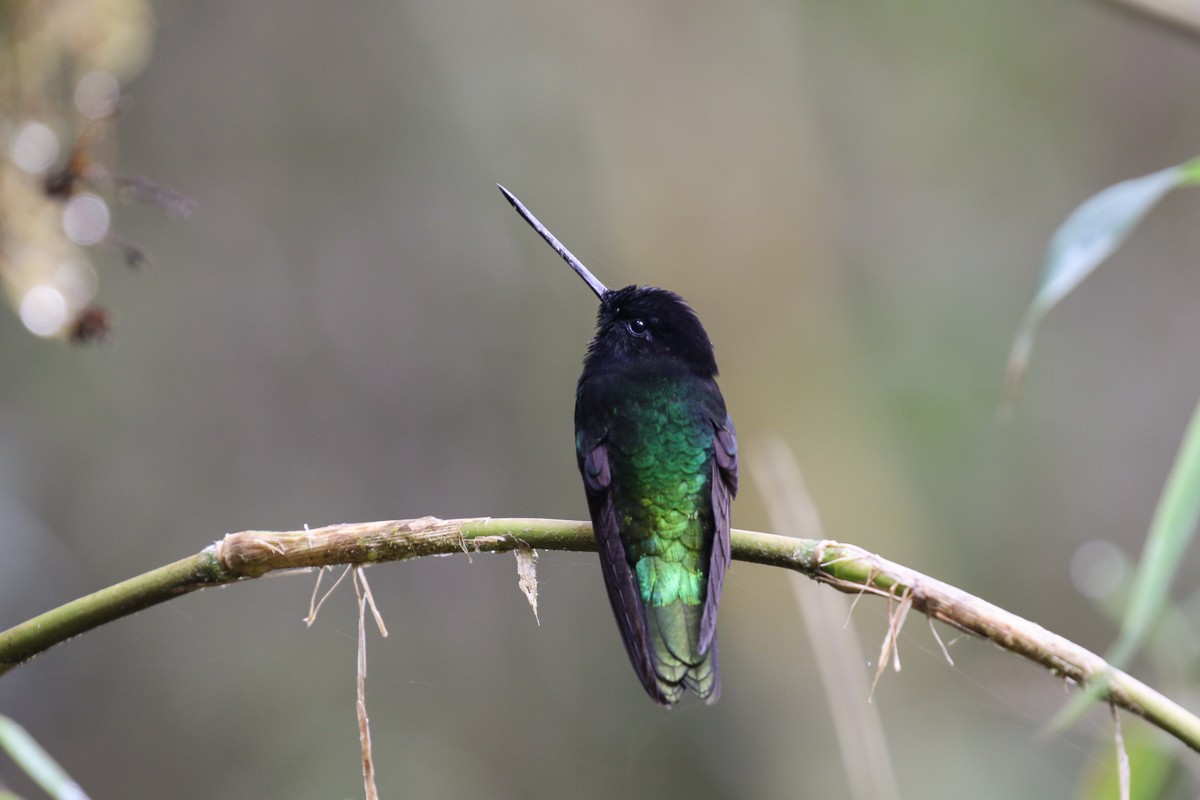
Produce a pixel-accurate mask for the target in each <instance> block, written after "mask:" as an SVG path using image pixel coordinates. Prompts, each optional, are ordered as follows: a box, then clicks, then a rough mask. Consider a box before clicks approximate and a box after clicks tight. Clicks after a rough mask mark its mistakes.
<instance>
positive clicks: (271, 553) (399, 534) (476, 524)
mask: <svg viewBox="0 0 1200 800" xmlns="http://www.w3.org/2000/svg"><path fill="white" fill-rule="evenodd" d="M731 539H732V550H733V557H734V558H736V559H738V560H741V561H749V562H753V563H756V564H766V565H768V566H775V567H784V568H787V569H792V570H796V571H797V572H801V573H803V574H805V575H807V576H809V577H810V578H813V579H815V580H817V581H820V582H821V583H826V584H829V585H830V586H832V587H834V588H835V589H838V590H839V591H843V592H849V593H852V594H857V593H861V592H866V593H868V594H876V595H881V596H884V597H893V598H904V599H905V600H906V601H907V602H911V605H912V608H914V609H916V610H917V611H920V612H922V613H924V614H926V615H928V616H929V617H931V618H932V619H936V620H939V621H941V622H944V623H946V624H947V625H951V626H953V627H955V628H958V629H959V630H962V631H966V632H967V633H972V634H975V635H977V636H981V637H983V638H985V639H989V640H991V641H993V642H995V643H996V644H998V645H1000V646H1001V647H1003V648H1004V649H1006V650H1010V651H1012V652H1014V653H1017V654H1019V655H1022V656H1024V657H1026V658H1028V659H1029V660H1031V661H1034V662H1035V663H1038V664H1041V665H1042V666H1044V667H1046V668H1047V669H1049V670H1050V671H1051V672H1052V673H1054V674H1055V675H1059V676H1062V677H1065V678H1068V679H1070V680H1072V681H1074V682H1075V683H1078V684H1081V685H1082V684H1089V683H1091V684H1101V685H1103V686H1105V687H1106V689H1105V691H1104V693H1103V695H1102V696H1103V697H1104V698H1105V699H1106V700H1107V701H1108V702H1109V703H1112V704H1113V705H1116V706H1120V707H1121V708H1124V709H1126V710H1128V711H1130V712H1132V713H1134V714H1137V715H1138V716H1140V717H1143V718H1145V719H1146V720H1148V721H1149V722H1151V723H1152V724H1154V725H1156V726H1158V727H1159V728H1162V729H1163V730H1164V731H1166V732H1167V733H1169V734H1171V735H1172V736H1174V737H1175V738H1177V739H1179V740H1180V741H1182V742H1183V743H1184V744H1186V745H1187V746H1188V747H1190V748H1192V749H1193V750H1197V751H1200V718H1197V717H1196V716H1195V715H1193V714H1192V713H1190V712H1188V711H1187V710H1186V709H1184V708H1182V707H1181V706H1179V705H1178V704H1177V703H1175V702H1173V701H1172V700H1170V699H1168V698H1167V697H1165V696H1163V695H1162V694H1160V693H1158V692H1157V691H1155V690H1154V689H1152V688H1150V687H1149V686H1147V685H1145V684H1144V683H1142V682H1141V681H1139V680H1137V679H1136V678H1133V677H1132V676H1130V675H1128V674H1126V673H1124V672H1122V671H1121V670H1118V669H1116V668H1115V667H1112V666H1111V665H1109V664H1108V663H1107V662H1106V661H1105V660H1104V659H1103V658H1101V657H1100V656H1098V655H1096V654H1095V653H1092V652H1091V651H1089V650H1087V649H1085V648H1083V647H1080V646H1079V645H1077V644H1075V643H1074V642H1071V641H1069V640H1068V639H1065V638H1063V637H1062V636H1059V635H1057V634H1054V633H1051V632H1050V631H1047V630H1046V629H1045V628H1043V627H1041V626H1040V625H1037V624H1035V623H1032V622H1030V621H1028V620H1025V619H1022V618H1021V617H1018V616H1017V615H1015V614H1012V613H1009V612H1008V611H1005V610H1004V609H1002V608H999V607H998V606H995V605H992V604H991V603H988V602H986V601H984V600H981V599H979V598H978V597H975V596H973V595H970V594H967V593H966V592H964V591H962V590H961V589H957V588H955V587H953V586H950V585H949V584H946V583H943V582H942V581H939V580H937V579H935V578H931V577H929V576H927V575H923V574H921V573H919V572H917V571H916V570H912V569H909V568H908V567H905V566H902V565H900V564H896V563H894V562H891V561H888V560H887V559H885V558H882V557H880V556H877V555H875V554H873V553H870V552H867V551H866V550H863V549H862V548H860V547H856V546H855V545H850V544H842V543H839V542H835V541H833V540H829V539H794V538H790V537H785V536H777V535H775V534H770V533H756V532H753V531H743V530H735V531H733V532H732V536H731ZM522 545H524V546H528V547H533V548H540V549H545V550H573V551H590V550H595V540H594V539H593V537H592V528H591V525H589V524H588V523H585V522H573V521H568V520H552V519H492V518H475V519H453V520H443V519H438V518H436V517H421V518H419V519H410V520H393V521H388V522H366V523H356V524H350V525H330V526H328V527H325V528H317V529H314V530H309V531H286V532H269V531H244V532H242V533H231V534H228V535H227V536H225V538H223V539H221V540H220V541H219V542H216V543H214V544H212V545H210V546H209V547H206V548H204V550H202V551H200V552H199V553H197V554H196V555H194V556H191V557H189V558H185V559H182V560H180V561H177V562H175V563H174V564H168V565H167V566H164V567H160V568H158V569H156V570H152V571H150V572H147V573H145V574H143V575H139V576H137V577H135V578H130V579H129V580H127V581H124V582H122V583H118V584H116V585H115V586H110V587H109V588H107V589H103V590H101V591H99V592H96V593H94V594H90V595H87V596H86V597H81V598H79V599H78V600H73V601H72V602H70V603H67V604H65V605H62V606H59V607H58V608H56V609H53V610H52V611H47V612H46V613H44V614H42V615H40V616H37V617H34V618H33V619H30V620H28V621H26V622H23V623H21V624H19V625H16V626H14V627H12V628H10V629H8V630H6V631H3V632H0V675H3V674H4V673H6V672H8V671H9V670H12V669H13V668H15V667H16V666H18V665H19V664H21V663H22V662H24V661H28V660H29V659H31V658H33V657H34V656H36V655H37V654H39V653H41V652H43V651H44V650H47V649H49V648H50V647H52V646H54V645H55V644H58V643H59V642H63V641H65V640H67V639H70V638H71V637H73V636H78V635H79V634H81V633H84V632H86V631H89V630H91V629H93V628H96V627H99V626H100V625H103V624H104V623H106V622H111V621H112V620H115V619H119V618H120V617H124V616H128V615H130V614H133V613H135V612H137V611H140V610H142V609H144V608H149V607H150V606H153V605H156V604H158V603H162V602H164V601H166V600H170V599H172V598H174V597H178V596H179V595H182V594H187V593H189V592H194V591H196V590H197V589H204V588H206V587H209V586H220V585H223V584H228V583H236V582H238V581H242V580H248V579H251V578H257V577H260V576H262V575H265V574H266V573H268V572H274V571H277V570H285V569H295V568H297V567H319V566H331V565H337V564H376V563H381V562H384V561H400V560H404V559H409V558H419V557H421V556H431V555H448V554H453V553H459V552H462V553H471V552H504V551H510V550H515V549H517V548H518V547H519V546H522Z"/></svg>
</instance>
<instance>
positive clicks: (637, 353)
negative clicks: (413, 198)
mask: <svg viewBox="0 0 1200 800" xmlns="http://www.w3.org/2000/svg"><path fill="white" fill-rule="evenodd" d="M496 186H497V188H499V189H500V191H501V193H503V194H504V196H505V198H507V199H508V202H509V203H511V204H512V207H513V208H515V209H516V210H517V213H518V214H520V215H521V217H522V218H524V220H525V221H526V222H528V223H529V224H530V226H531V227H532V228H533V229H534V230H535V231H537V232H538V233H539V234H540V235H541V237H542V238H543V239H545V240H546V242H547V244H549V245H550V246H551V247H552V248H554V251H555V252H556V253H558V254H559V255H560V256H562V258H563V260H564V261H566V262H567V263H568V264H569V265H570V266H571V268H572V269H573V270H575V272H577V273H578V274H579V277H581V278H583V280H584V282H585V283H587V285H588V286H589V287H591V290H592V291H593V292H595V293H596V296H597V297H599V298H600V310H599V312H598V313H597V315H596V335H595V336H594V337H592V341H591V342H589V343H588V350H587V356H586V357H585V359H584V370H585V372H586V371H588V370H591V369H595V368H596V367H598V366H599V365H600V364H602V363H605V362H610V361H616V362H619V363H630V362H638V361H649V360H656V361H664V360H665V361H672V362H675V364H677V365H680V366H683V367H685V368H687V369H688V370H690V371H691V372H694V373H696V374H697V375H699V376H700V377H704V378H712V377H715V376H716V374H717V361H716V358H715V357H714V356H713V346H712V342H711V341H710V340H709V338H708V332H707V331H705V330H704V326H703V325H701V324H700V318H699V317H697V316H696V312H695V311H693V310H692V307H691V306H689V305H688V304H687V301H686V300H684V299H683V298H682V297H680V296H679V295H677V294H675V293H674V292H669V291H667V290H666V289H656V288H654V287H653V286H626V287H625V288H624V289H615V290H614V289H609V288H608V287H606V286H605V285H604V284H603V283H601V282H600V281H599V280H597V279H596V276H595V275H593V274H592V273H591V271H589V270H588V268H587V267H585V266H584V265H583V264H582V263H581V262H580V261H579V259H577V258H576V257H575V256H574V255H572V253H571V251H570V250H568V249H567V248H566V247H565V246H563V244H562V242H560V241H558V239H557V238H555V236H554V234H552V233H550V231H549V230H547V229H546V226H545V225H543V224H542V223H541V222H539V221H538V219H537V217H535V216H534V215H533V214H532V213H530V211H529V209H527V208H525V206H524V205H523V204H522V203H521V201H520V200H518V199H517V198H516V197H514V196H513V194H512V193H511V192H509V191H508V190H507V189H505V188H504V187H503V186H501V185H500V184H496Z"/></svg>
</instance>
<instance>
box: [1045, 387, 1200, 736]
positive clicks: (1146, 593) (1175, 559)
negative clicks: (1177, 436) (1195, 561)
mask: <svg viewBox="0 0 1200 800" xmlns="http://www.w3.org/2000/svg"><path fill="white" fill-rule="evenodd" d="M1198 524H1200V404H1198V405H1197V406H1196V410H1195V411H1194V412H1192V420H1191V422H1190V423H1188V428H1187V431H1186V432H1185V433H1184V435H1183V441H1182V443H1180V446H1179V453H1178V454H1177V455H1176V456H1175V464H1174V465H1173V466H1172V467H1171V474H1170V476H1168V478H1167V485H1166V487H1165V488H1164V489H1163V492H1162V495H1161V496H1159V498H1158V506H1157V508H1155V510H1154V519H1153V520H1152V521H1151V523H1150V533H1149V534H1148V535H1147V536H1146V544H1145V546H1144V547H1143V548H1142V557H1141V560H1140V561H1139V562H1138V566H1137V572H1136V573H1135V574H1134V576H1133V584H1132V587H1131V588H1130V591H1129V602H1128V605H1127V606H1126V608H1125V616H1124V620H1123V621H1122V623H1121V633H1120V635H1119V636H1118V637H1117V641H1116V643H1115V644H1114V645H1113V646H1112V647H1111V648H1110V649H1109V652H1108V655H1107V656H1105V660H1106V661H1107V662H1108V663H1109V664H1111V665H1113V666H1114V667H1117V668H1121V667H1123V666H1124V665H1125V664H1126V663H1128V662H1129V660H1130V659H1132V658H1133V657H1134V656H1135V655H1136V654H1137V651H1138V649H1139V648H1141V646H1142V643H1143V642H1144V641H1145V640H1146V637H1147V635H1148V634H1149V633H1150V631H1151V629H1153V627H1154V626H1155V625H1156V624H1158V621H1159V620H1160V619H1161V618H1162V616H1163V615H1164V614H1165V613H1167V610H1168V609H1167V592H1168V590H1169V589H1170V588H1171V581H1172V580H1173V579H1174V577H1175V572H1176V569H1177V568H1178V566H1179V564H1180V561H1181V560H1182V558H1183V553H1184V551H1185V550H1187V546H1188V544H1189V543H1190V542H1191V541H1192V537H1193V536H1195V533H1196V527H1197V525H1198ZM1106 688H1107V683H1106V681H1104V680H1103V679H1101V680H1097V681H1093V682H1092V683H1090V684H1089V685H1088V686H1086V687H1084V690H1083V692H1081V693H1080V694H1078V695H1075V696H1074V697H1073V698H1071V700H1070V702H1068V703H1067V704H1066V705H1065V706H1064V707H1063V709H1062V710H1061V711H1059V712H1058V713H1057V714H1055V715H1054V718H1053V719H1052V720H1051V721H1050V724H1049V726H1048V727H1049V728H1051V729H1052V730H1062V729H1064V728H1066V727H1067V726H1069V725H1070V724H1072V723H1073V722H1075V720H1077V719H1079V717H1080V716H1082V715H1083V713H1084V712H1085V711H1087V709H1088V708H1090V707H1091V705H1092V703H1094V702H1095V701H1096V700H1098V699H1099V698H1100V696H1101V695H1102V694H1103V693H1104V690H1105V689H1106Z"/></svg>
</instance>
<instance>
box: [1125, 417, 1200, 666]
mask: <svg viewBox="0 0 1200 800" xmlns="http://www.w3.org/2000/svg"><path fill="white" fill-rule="evenodd" d="M1198 522H1200V405H1197V406H1196V410H1195V411H1194V412H1192V421H1191V422H1190V423H1188V428H1187V431H1186V432H1185V433H1184V435H1183V442H1182V443H1181V444H1180V446H1179V453H1178V454H1177V455H1176V456H1175V464H1174V465H1173V466H1172V467H1171V474H1170V476H1169V477H1168V478H1167V485H1166V487H1165V488H1164V489H1163V493H1162V495H1161V496H1160V497H1159V498H1158V507H1157V508H1155V510H1154V519H1153V521H1152V522H1151V523H1150V533H1149V535H1148V536H1147V537H1146V546H1145V548H1144V549H1143V550H1142V558H1141V561H1140V562H1139V563H1138V567H1137V573H1136V574H1135V575H1134V577H1133V588H1132V589H1131V590H1130V594H1129V606H1128V608H1126V610H1125V620H1124V622H1123V623H1122V625H1121V635H1120V638H1118V640H1117V643H1116V644H1115V645H1113V648H1112V650H1111V651H1110V653H1109V656H1108V661H1109V662H1110V663H1112V664H1116V665H1117V666H1120V665H1122V664H1123V663H1125V662H1126V661H1128V660H1129V659H1130V658H1132V657H1133V655H1134V654H1135V653H1136V652H1137V650H1138V648H1139V647H1140V646H1141V644H1142V642H1143V641H1144V640H1145V638H1146V634H1147V633H1149V631H1150V629H1151V627H1153V626H1154V624H1155V623H1156V622H1157V621H1158V619H1159V617H1160V616H1161V615H1162V613H1163V608H1164V607H1165V605H1166V602H1167V590H1168V589H1169V588H1170V586H1171V580H1172V579H1173V578H1174V577H1175V571H1176V569H1177V568H1178V566H1179V563H1180V561H1181V560H1182V557H1183V553H1184V551H1185V550H1186V549H1187V546H1188V544H1189V543H1190V542H1191V541H1192V537H1193V536H1194V535H1195V532H1196V525H1197V523H1198Z"/></svg>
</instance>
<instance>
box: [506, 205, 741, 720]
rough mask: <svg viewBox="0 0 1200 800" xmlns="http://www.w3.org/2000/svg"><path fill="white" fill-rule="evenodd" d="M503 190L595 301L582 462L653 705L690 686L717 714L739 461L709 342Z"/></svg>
mask: <svg viewBox="0 0 1200 800" xmlns="http://www.w3.org/2000/svg"><path fill="white" fill-rule="evenodd" d="M497 186H498V187H499V189H500V191H501V192H502V193H503V194H504V196H505V197H506V198H507V199H508V202H509V203H511V204H512V206H513V208H515V209H516V210H517V213H518V214H520V215H521V216H522V217H523V218H524V219H525V221H526V222H528V223H529V224H530V225H531V226H532V227H533V229H534V230H535V231H537V232H538V234H540V235H541V237H542V238H543V239H545V240H546V242H547V243H548V244H549V245H550V246H551V247H552V248H554V250H555V252H557V253H558V254H559V255H560V256H562V258H563V260H565V261H566V262H567V264H569V265H570V266H571V268H572V269H574V270H575V272H576V273H578V274H579V276H580V277H581V278H583V280H584V282H585V283H587V285H588V286H589V287H590V288H591V290H592V291H593V292H595V293H596V296H597V297H598V298H600V309H599V312H598V313H597V317H596V333H595V335H594V336H593V337H592V340H591V341H590V342H589V343H588V347H587V354H586V356H585V357H584V360H583V374H581V375H580V376H579V383H578V385H577V387H576V392H575V456H576V460H577V462H578V464H579V473H580V475H581V476H582V477H583V487H584V491H585V493H586V494H587V503H588V511H589V513H590V516H591V519H592V530H593V532H594V533H595V536H596V547H597V550H598V551H599V553H600V564H601V566H602V568H603V572H604V585H605V588H606V589H607V590H608V599H609V602H610V603H611V605H612V610H613V615H614V616H615V617H616V619H617V627H618V628H619V629H620V631H621V639H622V640H623V641H624V643H625V650H626V652H627V653H628V654H629V660H630V662H631V663H632V664H633V669H634V671H635V672H636V673H637V676H638V678H639V679H640V680H641V682H642V686H643V687H645V689H646V692H647V693H648V694H649V695H650V697H652V698H653V699H654V700H655V701H656V702H658V703H661V704H662V705H665V706H671V705H672V704H674V703H676V702H678V701H679V700H680V698H681V697H682V696H683V693H684V690H685V689H691V690H692V691H693V692H695V693H696V694H697V695H699V696H700V697H701V698H703V699H704V700H706V701H707V702H708V703H714V702H716V700H717V698H718V696H719V695H720V693H721V678H720V671H719V667H718V662H717V606H718V605H719V603H720V601H721V586H722V584H723V582H724V579H725V570H726V568H727V567H728V566H729V506H730V502H731V501H732V499H733V497H734V495H735V494H737V481H738V461H737V434H736V432H735V431H734V427H733V421H732V420H731V419H730V418H729V414H728V413H727V412H726V410H725V399H724V398H723V397H722V396H721V390H720V389H719V388H718V387H717V382H716V377H717V362H716V358H715V357H714V355H713V346H712V342H711V341H710V340H709V338H708V333H707V332H706V331H705V330H704V326H703V325H702V324H701V323H700V318H699V317H697V316H696V313H695V312H694V311H693V310H692V308H691V306H689V305H688V304H687V302H686V301H685V300H684V299H683V298H682V297H680V296H679V295H677V294H675V293H674V292H670V291H667V290H665V289H656V288H654V287H651V286H636V285H634V286H626V287H625V288H623V289H609V288H607V287H606V286H605V285H604V284H603V283H601V282H600V281H599V280H597V279H596V277H595V276H594V275H592V273H591V272H590V271H588V269H587V268H586V267H585V266H584V265H583V264H582V263H581V262H580V261H579V259H577V258H576V257H575V256H574V255H572V254H571V252H570V251H569V250H567V248H566V247H564V246H563V245H562V243H561V242H559V241H558V239H556V238H555V237H554V235H553V234H552V233H550V231H549V230H547V229H546V227H545V226H544V225H542V223H541V222H539V221H538V220H537V218H536V217H534V216H533V214H531V213H530V212H529V209H527V208H525V206H524V205H522V204H521V201H520V200H518V199H517V198H516V197H514V196H513V195H512V193H511V192H509V191H508V190H507V189H505V188H504V187H503V186H500V185H499V184H497Z"/></svg>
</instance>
